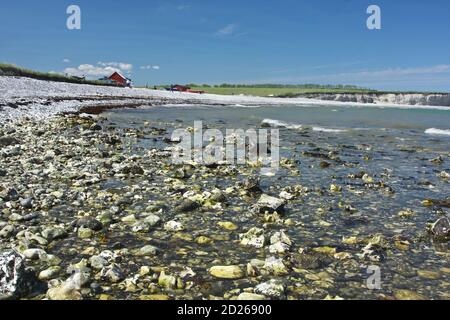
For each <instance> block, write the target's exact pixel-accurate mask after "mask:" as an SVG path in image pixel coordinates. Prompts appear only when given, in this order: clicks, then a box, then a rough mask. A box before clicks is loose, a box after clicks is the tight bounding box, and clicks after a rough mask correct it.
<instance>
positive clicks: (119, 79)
mask: <svg viewBox="0 0 450 320" xmlns="http://www.w3.org/2000/svg"><path fill="white" fill-rule="evenodd" d="M107 79H108V80H111V81H114V82H115V83H117V84H118V85H119V86H121V87H131V80H130V79H128V78H127V77H124V76H123V75H121V74H120V73H119V72H114V73H113V74H112V75H110V76H109V77H108V78H107Z"/></svg>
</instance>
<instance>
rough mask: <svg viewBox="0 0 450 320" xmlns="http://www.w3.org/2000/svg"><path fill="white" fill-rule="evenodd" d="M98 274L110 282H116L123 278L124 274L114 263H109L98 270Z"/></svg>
mask: <svg viewBox="0 0 450 320" xmlns="http://www.w3.org/2000/svg"><path fill="white" fill-rule="evenodd" d="M100 276H101V277H102V278H104V279H107V280H109V281H110V282H112V283H117V282H120V281H122V280H124V279H125V274H124V273H123V272H122V270H121V269H120V268H119V266H117V265H116V264H114V263H113V264H111V265H110V266H108V267H105V268H103V269H102V271H101V272H100Z"/></svg>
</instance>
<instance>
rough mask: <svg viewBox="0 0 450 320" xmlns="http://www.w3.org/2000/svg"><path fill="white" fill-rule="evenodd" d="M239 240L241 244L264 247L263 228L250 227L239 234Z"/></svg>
mask: <svg viewBox="0 0 450 320" xmlns="http://www.w3.org/2000/svg"><path fill="white" fill-rule="evenodd" d="M239 240H240V242H241V245H243V246H249V247H255V248H264V246H265V245H266V236H265V235H264V230H263V229H260V228H256V227H254V228H251V229H250V230H249V231H247V233H243V234H240V235H239Z"/></svg>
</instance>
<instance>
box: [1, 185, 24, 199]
mask: <svg viewBox="0 0 450 320" xmlns="http://www.w3.org/2000/svg"><path fill="white" fill-rule="evenodd" d="M0 198H2V199H3V200H4V201H17V200H19V198H20V195H19V193H18V192H17V190H16V189H14V188H6V189H5V190H3V191H2V192H0Z"/></svg>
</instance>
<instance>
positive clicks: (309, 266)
mask: <svg viewBox="0 0 450 320" xmlns="http://www.w3.org/2000/svg"><path fill="white" fill-rule="evenodd" d="M291 262H292V265H293V266H294V267H295V268H298V269H305V270H316V269H322V268H325V267H326V266H328V265H329V264H330V263H331V262H332V260H331V259H330V258H329V257H328V256H326V255H325V254H321V253H317V252H302V253H299V254H295V255H293V256H292V257H291Z"/></svg>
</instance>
